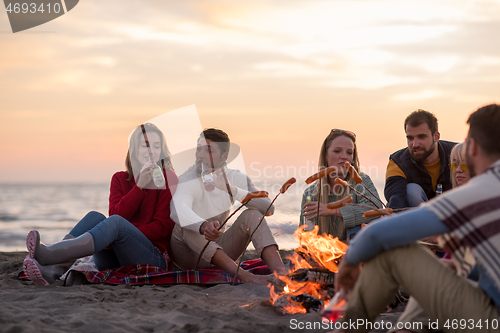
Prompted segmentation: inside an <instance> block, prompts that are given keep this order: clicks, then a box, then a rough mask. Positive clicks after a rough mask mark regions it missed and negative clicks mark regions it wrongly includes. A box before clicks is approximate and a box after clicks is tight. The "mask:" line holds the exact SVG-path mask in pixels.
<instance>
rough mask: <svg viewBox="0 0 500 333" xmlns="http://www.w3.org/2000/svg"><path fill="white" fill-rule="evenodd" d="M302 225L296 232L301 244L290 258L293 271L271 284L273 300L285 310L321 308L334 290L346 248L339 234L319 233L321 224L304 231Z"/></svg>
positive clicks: (297, 310) (332, 294) (327, 301)
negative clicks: (333, 235)
mask: <svg viewBox="0 0 500 333" xmlns="http://www.w3.org/2000/svg"><path fill="white" fill-rule="evenodd" d="M304 228H305V226H301V227H300V228H299V229H297V231H295V233H294V235H295V236H296V237H297V238H298V239H299V242H300V246H299V247H298V248H297V249H295V252H294V254H293V256H292V257H291V258H289V259H290V260H291V264H290V271H289V272H288V274H287V275H286V276H278V279H279V282H278V283H274V285H271V287H270V288H271V291H270V293H271V299H270V302H271V303H272V304H273V305H274V307H275V309H276V310H278V311H279V312H281V313H283V314H292V313H306V312H312V311H315V312H317V311H320V310H322V309H323V308H325V307H326V306H327V305H328V303H329V301H330V299H331V298H332V297H333V296H334V294H335V286H334V281H335V273H337V272H338V264H339V261H340V260H341V258H342V256H343V255H344V254H345V253H346V251H347V245H346V244H345V243H343V242H341V241H339V239H338V238H337V237H335V238H333V237H332V236H331V235H326V234H325V235H318V226H315V227H314V230H312V231H304Z"/></svg>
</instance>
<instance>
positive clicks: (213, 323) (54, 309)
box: [0, 252, 397, 333]
mask: <svg viewBox="0 0 500 333" xmlns="http://www.w3.org/2000/svg"><path fill="white" fill-rule="evenodd" d="M26 255H27V252H0V332H85V333H87V332H228V333H229V332H327V331H329V330H327V329H299V325H300V324H299V323H304V324H303V325H307V323H314V322H316V323H318V324H317V325H319V322H320V320H321V316H320V315H319V314H318V313H308V314H295V315H288V316H284V315H281V314H278V313H277V312H276V311H275V309H274V308H273V307H271V306H270V305H269V303H268V302H267V300H268V298H269V289H268V288H267V287H264V286H257V285H252V284H240V285H236V286H231V285H227V284H219V285H215V286H210V287H207V286H200V285H192V284H191V285H175V286H159V285H146V286H129V285H118V286H114V285H106V284H93V285H76V284H75V285H73V286H63V282H62V281H58V282H57V283H55V284H53V285H49V286H37V285H34V284H33V283H32V282H30V281H21V280H19V279H17V275H18V273H19V272H20V271H21V270H22V262H23V260H24V257H25V256H26ZM396 318H397V315H396V314H391V315H386V316H385V317H384V319H385V320H387V319H392V320H395V319H396ZM304 327H306V326H304ZM374 332H375V331H374Z"/></svg>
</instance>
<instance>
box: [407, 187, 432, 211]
mask: <svg viewBox="0 0 500 333" xmlns="http://www.w3.org/2000/svg"><path fill="white" fill-rule="evenodd" d="M426 201H429V199H428V198H427V195H426V194H425V192H424V189H423V188H422V186H420V185H418V184H416V183H408V185H406V207H418V206H419V205H420V204H421V203H422V202H426Z"/></svg>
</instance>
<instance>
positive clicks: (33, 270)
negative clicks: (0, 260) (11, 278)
mask: <svg viewBox="0 0 500 333" xmlns="http://www.w3.org/2000/svg"><path fill="white" fill-rule="evenodd" d="M38 265H39V264H38V262H37V261H36V260H35V259H33V258H31V257H26V259H24V262H23V270H24V274H26V276H27V277H28V278H29V279H30V280H31V281H33V282H34V283H35V284H36V285H41V286H46V285H48V284H49V283H48V282H47V281H46V280H45V279H44V278H43V275H42V272H41V271H40V268H39V267H38Z"/></svg>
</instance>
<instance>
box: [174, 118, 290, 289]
mask: <svg viewBox="0 0 500 333" xmlns="http://www.w3.org/2000/svg"><path fill="white" fill-rule="evenodd" d="M229 146H230V140H229V137H228V135H227V134H226V133H225V132H223V131H221V130H218V129H213V128H209V129H206V130H204V131H203V132H202V133H201V134H200V138H199V139H198V144H197V149H196V163H195V165H193V166H191V167H190V168H189V169H188V170H187V171H186V172H184V173H183V174H182V175H181V176H180V177H179V185H178V186H177V190H176V192H175V194H174V197H173V199H172V201H171V203H170V206H171V212H172V213H171V218H172V219H173V220H174V221H175V222H176V225H175V228H174V230H173V232H172V238H171V243H170V247H171V251H172V256H173V260H174V265H175V266H176V267H177V268H179V269H193V268H195V266H196V263H197V261H198V257H199V255H200V253H201V252H202V250H203V247H204V246H205V244H206V243H207V240H209V241H211V242H210V244H209V245H208V247H207V248H206V249H205V251H204V252H203V255H202V257H201V260H200V263H199V265H198V267H199V268H206V267H209V266H210V265H215V266H217V267H219V268H221V269H223V270H224V271H225V272H227V273H229V274H232V275H234V274H235V273H236V270H237V264H236V263H235V260H237V259H238V258H239V256H240V255H241V254H242V253H243V251H244V250H245V248H246V245H247V243H248V239H249V236H250V235H251V234H252V233H253V232H254V230H255V229H256V228H257V225H258V224H259V222H260V221H261V219H263V218H264V216H263V215H264V214H265V212H266V210H267V208H268V207H269V205H270V204H271V201H270V200H269V198H255V199H252V200H251V201H250V202H249V203H248V204H247V206H246V207H247V209H246V210H245V211H243V212H242V213H241V214H240V215H239V216H238V218H237V219H236V220H235V221H234V223H233V225H232V226H231V228H229V229H228V230H227V231H224V229H221V230H220V231H219V230H218V228H219V226H220V225H221V224H222V223H223V222H224V220H225V219H226V218H227V217H228V216H229V211H230V209H231V207H232V205H233V204H234V201H235V200H236V201H240V202H241V201H242V200H243V198H245V196H246V195H247V194H248V193H249V192H253V191H256V188H255V187H254V185H253V183H252V181H251V180H250V179H249V178H248V177H247V176H246V175H245V174H243V173H241V172H240V171H238V170H233V169H228V168H227V166H226V160H227V159H228V155H229ZM202 165H204V166H205V167H208V168H210V169H212V170H214V174H215V176H216V177H215V180H214V183H215V189H214V190H212V191H208V190H206V189H205V187H204V183H203V180H202V178H201V172H202ZM273 212H274V207H271V209H270V210H269V212H268V216H270V215H272V213H273ZM251 240H252V242H253V244H254V247H255V249H256V251H257V253H258V254H259V255H260V256H261V257H262V259H263V260H264V261H265V262H266V263H267V265H268V266H269V269H270V270H271V271H272V272H277V273H280V274H285V268H284V265H283V262H282V261H281V257H280V255H279V252H278V246H277V244H276V242H275V240H274V237H273V235H272V233H271V230H270V229H269V226H268V225H267V222H266V220H265V219H264V220H263V221H262V223H261V225H260V226H259V227H258V229H257V231H256V232H255V233H254V234H253V236H252V239H251ZM238 278H239V279H240V280H242V281H243V282H252V283H258V284H267V277H266V276H258V275H253V274H252V273H250V272H247V271H245V270H239V271H238Z"/></svg>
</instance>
